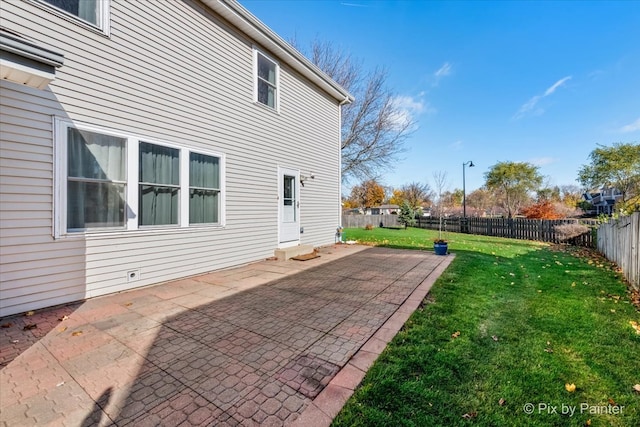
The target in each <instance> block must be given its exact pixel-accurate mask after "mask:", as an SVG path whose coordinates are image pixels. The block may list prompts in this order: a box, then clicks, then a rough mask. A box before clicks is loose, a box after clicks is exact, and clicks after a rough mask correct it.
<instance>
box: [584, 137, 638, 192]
mask: <svg viewBox="0 0 640 427" xmlns="http://www.w3.org/2000/svg"><path fill="white" fill-rule="evenodd" d="M589 158H590V159H591V163H590V164H588V165H583V166H582V168H581V169H580V170H579V171H578V181H580V183H581V184H582V185H584V186H585V187H587V188H591V189H596V188H602V187H614V188H616V189H618V190H619V191H620V192H621V193H622V202H623V203H624V202H625V201H626V200H627V199H628V198H629V197H630V196H633V195H639V194H640V144H634V143H626V144H624V143H621V142H619V143H616V144H613V145H612V146H611V147H607V146H604V145H598V148H596V149H595V150H593V151H592V152H591V154H590V155H589Z"/></svg>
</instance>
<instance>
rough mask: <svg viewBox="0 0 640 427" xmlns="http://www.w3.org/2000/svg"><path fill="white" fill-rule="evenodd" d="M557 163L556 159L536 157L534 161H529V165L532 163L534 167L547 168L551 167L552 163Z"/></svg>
mask: <svg viewBox="0 0 640 427" xmlns="http://www.w3.org/2000/svg"><path fill="white" fill-rule="evenodd" d="M557 161H558V159H556V158H554V157H536V158H534V159H531V160H529V163H531V164H532V165H534V166H545V165H550V164H551V163H555V162H557Z"/></svg>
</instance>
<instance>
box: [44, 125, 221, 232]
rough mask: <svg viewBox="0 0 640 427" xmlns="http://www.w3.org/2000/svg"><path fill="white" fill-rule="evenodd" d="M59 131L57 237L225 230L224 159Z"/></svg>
mask: <svg viewBox="0 0 640 427" xmlns="http://www.w3.org/2000/svg"><path fill="white" fill-rule="evenodd" d="M54 125H55V138H56V140H55V162H56V163H55V172H56V173H55V195H56V197H55V205H54V218H55V223H54V237H62V236H71V235H80V234H83V233H94V232H118V231H120V232H127V231H132V230H141V231H144V230H154V229H166V228H178V229H180V228H186V227H203V226H223V225H224V223H223V220H224V210H223V209H224V203H223V202H224V159H225V157H224V155H222V154H217V153H213V152H207V151H205V150H198V149H191V148H189V147H187V146H177V145H173V144H166V143H163V142H158V141H150V140H148V138H139V137H136V136H133V135H126V134H124V133H121V132H117V131H113V130H109V129H102V128H97V127H94V126H91V125H85V124H79V123H73V122H71V121H68V120H64V119H57V118H56V119H55V123H54Z"/></svg>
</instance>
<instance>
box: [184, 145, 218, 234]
mask: <svg viewBox="0 0 640 427" xmlns="http://www.w3.org/2000/svg"><path fill="white" fill-rule="evenodd" d="M189 187H190V189H189V223H190V224H206V223H217V222H218V210H219V203H218V200H219V194H220V191H219V190H220V159H218V158H217V157H213V156H207V155H204V154H198V153H190V155H189Z"/></svg>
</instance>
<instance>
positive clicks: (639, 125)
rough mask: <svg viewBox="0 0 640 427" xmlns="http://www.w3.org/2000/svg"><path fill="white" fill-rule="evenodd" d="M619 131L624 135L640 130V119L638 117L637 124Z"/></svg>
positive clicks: (631, 124) (630, 124)
mask: <svg viewBox="0 0 640 427" xmlns="http://www.w3.org/2000/svg"><path fill="white" fill-rule="evenodd" d="M619 130H620V132H623V133H629V132H635V131H638V130H640V117H638V118H637V119H636V121H635V122H633V123H629V124H628V125H625V126H622V127H621V128H620V129H619Z"/></svg>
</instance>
